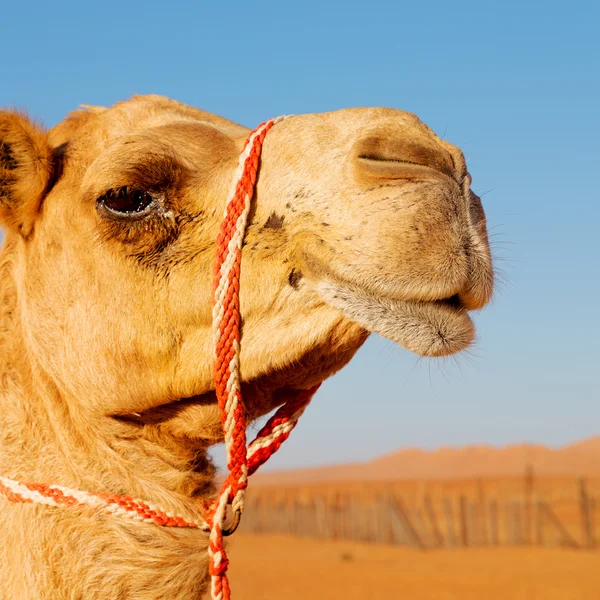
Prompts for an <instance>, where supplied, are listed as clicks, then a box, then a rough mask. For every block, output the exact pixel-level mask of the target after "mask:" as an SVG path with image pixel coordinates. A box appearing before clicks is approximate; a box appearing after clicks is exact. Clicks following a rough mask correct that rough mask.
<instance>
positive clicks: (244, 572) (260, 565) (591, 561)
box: [230, 534, 600, 600]
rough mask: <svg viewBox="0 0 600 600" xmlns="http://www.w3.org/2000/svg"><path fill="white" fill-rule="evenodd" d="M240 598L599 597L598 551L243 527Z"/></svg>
mask: <svg viewBox="0 0 600 600" xmlns="http://www.w3.org/2000/svg"><path fill="white" fill-rule="evenodd" d="M230 558H231V566H230V576H231V585H232V596H233V597H234V598H235V600H271V599H273V600H275V599H277V600H281V599H285V600H301V599H302V600H305V599H306V600H308V599H310V600H320V599H327V600H359V599H360V600H384V599H385V600H394V599H396V598H398V599H399V600H400V599H401V600H598V599H599V598H600V569H599V568H598V566H599V564H600V555H598V554H597V553H594V552H584V551H574V550H563V549H549V548H493V549H492V548H480V549H469V550H460V549H455V550H435V551H425V552H423V551H418V550H410V549H406V548H398V547H391V546H376V545H371V544H361V543H354V542H340V541H323V540H307V539H300V538H292V537H283V536H261V535H249V534H240V535H239V536H234V538H232V541H231V544H230Z"/></svg>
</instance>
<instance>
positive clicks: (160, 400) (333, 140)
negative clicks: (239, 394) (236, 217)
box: [0, 96, 493, 600]
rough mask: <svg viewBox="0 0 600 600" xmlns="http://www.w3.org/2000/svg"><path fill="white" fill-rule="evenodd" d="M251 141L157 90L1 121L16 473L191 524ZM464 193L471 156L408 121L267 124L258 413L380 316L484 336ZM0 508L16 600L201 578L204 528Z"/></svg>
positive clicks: (257, 259) (7, 367) (431, 347)
mask: <svg viewBox="0 0 600 600" xmlns="http://www.w3.org/2000/svg"><path fill="white" fill-rule="evenodd" d="M247 134H248V130H247V129H246V128H244V127H241V126H239V125H236V124H235V123H232V122H230V121H227V120H225V119H223V118H221V117H217V116H215V115H211V114H210V113H206V112H204V111H200V110H198V109H194V108H191V107H188V106H185V105H182V104H179V103H177V102H174V101H172V100H168V99H166V98H161V97H157V96H146V97H136V98H133V99H132V100H130V101H127V102H123V103H120V104H117V105H115V106H114V107H112V108H110V109H106V110H103V109H98V108H93V109H90V110H82V111H78V112H76V113H74V114H73V115H71V116H70V117H69V118H67V119H66V120H65V121H64V122H63V123H62V124H60V125H58V126H57V127H55V128H54V129H52V130H51V131H49V132H47V133H44V132H42V131H41V130H40V129H39V128H37V127H35V126H33V125H32V124H31V123H30V122H29V121H28V120H27V119H26V118H25V117H23V116H22V115H17V114H15V113H10V112H0V144H4V146H3V148H4V153H3V154H2V153H0V175H1V178H0V183H1V186H0V198H2V201H1V202H0V206H1V209H0V219H1V220H2V222H3V224H4V225H5V226H6V227H7V228H8V231H7V234H6V240H5V246H4V249H3V252H2V254H1V255H0V415H1V416H0V420H1V428H0V473H1V474H3V475H6V476H8V477H12V478H15V479H21V480H26V481H40V482H45V483H54V484H62V485H66V486H70V487H74V488H78V489H83V490H90V491H111V492H118V493H126V494H131V495H133V496H135V497H140V498H143V499H146V500H147V501H150V502H153V503H156V504H159V505H161V506H163V507H165V508H166V509H171V510H173V511H176V512H179V513H181V514H183V515H184V516H188V517H190V518H192V517H193V515H194V514H197V511H198V507H199V503H200V502H201V501H202V500H203V499H204V498H206V497H208V496H210V494H211V493H212V492H213V488H214V483H213V479H214V468H213V467H212V465H211V463H210V461H209V459H208V458H207V454H206V449H207V448H208V446H209V445H211V444H213V443H215V442H218V441H221V438H222V436H221V432H220V422H219V417H218V411H217V408H216V405H215V398H214V393H213V386H212V364H213V348H212V342H211V283H212V282H211V279H212V262H213V258H214V251H215V239H216V235H217V230H218V226H219V223H220V220H221V218H222V215H223V211H224V205H225V198H226V196H227V193H228V190H229V187H230V184H231V180H232V177H233V174H234V171H235V168H236V165H237V160H238V155H239V152H240V151H241V149H242V147H243V143H244V140H245V138H246V136H247ZM2 160H3V161H4V162H3V163H2ZM469 185H470V177H469V175H468V174H467V172H466V168H465V163H464V159H463V157H462V154H461V153H460V151H459V150H458V149H456V148H454V147H453V146H451V145H450V144H448V143H446V142H443V141H441V140H440V139H438V138H437V137H436V136H435V134H433V133H432V132H431V131H430V130H429V129H428V128H427V127H425V126H424V125H423V124H422V123H421V122H420V121H419V120H418V119H417V118H416V117H415V116H414V115H411V114H409V113H404V112H402V111H395V110H389V109H351V110H344V111H338V112H334V113H326V114H321V115H303V116H299V117H294V118H290V119H288V120H286V121H284V122H283V123H281V124H278V125H277V126H276V127H274V128H273V130H272V131H271V132H270V133H269V135H268V136H267V138H266V142H265V146H264V150H263V155H262V158H261V171H260V177H259V180H258V186H257V195H256V200H255V206H254V208H253V210H252V213H251V217H250V219H251V222H250V227H249V230H248V233H247V237H246V242H245V247H244V250H243V259H242V263H243V264H242V279H241V310H242V315H243V319H244V321H243V341H242V356H241V362H242V377H243V380H244V390H243V392H244V401H245V405H246V409H247V411H248V413H249V418H250V419H253V418H256V417H258V416H259V415H262V414H264V413H266V412H268V411H269V410H271V409H272V408H274V407H275V406H277V405H278V404H280V403H281V402H283V401H284V400H285V397H286V394H288V393H289V391H290V390H293V389H299V388H303V387H307V386H311V385H313V384H314V383H316V382H319V381H322V380H323V379H325V378H327V377H329V376H330V375H332V374H333V373H335V372H336V371H337V370H338V369H340V368H341V367H342V366H344V365H345V364H346V363H347V362H348V361H349V360H350V358H351V357H352V356H353V354H354V353H355V352H356V350H357V349H358V348H359V347H360V345H361V344H362V343H363V342H364V340H365V339H366V337H367V335H368V330H371V331H380V332H381V333H383V334H385V335H388V336H389V337H390V338H391V339H396V341H399V342H400V343H403V344H404V345H406V346H407V347H409V348H411V349H413V350H415V351H417V352H420V353H422V354H430V355H435V354H447V353H450V352H455V351H458V350H460V349H462V348H463V347H466V346H467V345H468V344H469V343H470V342H471V340H472V326H471V324H470V320H469V318H468V315H467V309H472V308H479V307H481V306H483V305H484V304H485V303H486V302H487V301H488V300H489V298H490V295H491V291H492V282H493V277H492V270H491V262H490V257H489V248H488V243H487V235H486V232H485V216H484V214H483V210H482V209H481V204H480V202H479V199H478V198H477V197H476V196H475V195H474V194H472V192H470V190H469ZM125 186H129V187H131V188H134V189H142V190H150V191H152V192H153V193H154V194H155V196H156V198H157V200H156V205H155V206H154V208H153V209H152V211H150V212H149V213H148V214H147V215H145V216H144V217H140V218H137V219H129V220H126V221H123V220H120V219H117V218H115V217H114V216H111V215H110V214H109V213H108V212H107V211H106V208H105V207H103V205H102V201H99V199H101V198H102V197H103V195H104V194H106V192H107V191H108V190H111V189H120V188H123V187H125ZM450 297H453V298H452V300H449V301H448V300H445V299H448V298H450ZM316 401H317V402H318V398H317V400H316ZM0 506H1V508H2V510H1V511H0V532H1V537H0V539H1V541H0V563H1V564H2V568H1V569H0V597H1V598H7V599H8V598H10V599H11V600H12V599H15V600H17V599H19V600H20V599H23V600H30V599H31V600H33V599H35V600H50V599H52V600H57V599H61V600H62V599H68V600H74V599H86V600H95V599H100V598H102V599H106V598H119V599H120V598H127V599H144V600H153V599H158V598H173V599H175V598H181V599H188V598H195V597H198V596H199V595H200V593H201V590H202V589H204V587H205V583H206V580H207V571H206V567H207V559H206V547H207V538H206V534H204V533H202V532H198V531H171V530H162V529H160V528H157V527H154V526H148V525H144V524H139V525H138V524H127V523H124V522H122V521H121V520H119V519H116V518H114V517H109V516H105V515H104V514H102V513H94V512H89V513H84V514H82V513H80V512H77V511H69V510H58V509H51V508H47V507H42V506H36V505H16V504H6V503H4V501H3V500H2V499H0Z"/></svg>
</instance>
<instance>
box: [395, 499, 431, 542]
mask: <svg viewBox="0 0 600 600" xmlns="http://www.w3.org/2000/svg"><path fill="white" fill-rule="evenodd" d="M390 503H391V505H392V509H393V510H394V512H395V513H396V515H397V516H398V517H399V519H400V522H401V523H402V527H403V529H404V531H405V532H406V533H407V534H408V536H409V539H410V543H411V545H412V546H417V547H418V548H421V549H422V550H424V549H425V544H424V543H423V539H422V538H421V536H420V535H419V532H418V531H417V530H416V529H415V527H414V525H413V523H412V521H411V519H410V516H409V514H408V512H407V510H406V508H405V506H404V503H403V502H402V500H401V499H400V498H396V497H392V498H390Z"/></svg>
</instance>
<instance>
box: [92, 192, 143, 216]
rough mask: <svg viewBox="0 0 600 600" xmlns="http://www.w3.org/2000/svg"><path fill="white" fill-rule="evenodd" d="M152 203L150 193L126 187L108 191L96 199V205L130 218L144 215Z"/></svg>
mask: <svg viewBox="0 0 600 600" xmlns="http://www.w3.org/2000/svg"><path fill="white" fill-rule="evenodd" d="M153 202H154V196H153V195H152V194H151V193H150V192H146V191H144V190H134V189H131V188H128V187H122V188H118V189H115V190H109V191H108V192H106V193H105V194H103V195H102V196H100V198H98V204H100V205H103V206H105V207H106V208H108V209H109V210H110V211H112V212H115V213H119V214H121V215H130V216H137V215H141V214H143V213H145V212H146V211H147V210H148V208H150V205H151V204H152V203H153Z"/></svg>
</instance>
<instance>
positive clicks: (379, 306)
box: [317, 281, 475, 357]
mask: <svg viewBox="0 0 600 600" xmlns="http://www.w3.org/2000/svg"><path fill="white" fill-rule="evenodd" d="M317 292H318V293H319V294H320V296H321V297H322V298H323V299H324V300H325V301H326V302H327V303H328V304H330V305H331V306H332V307H334V308H337V309H338V310H340V311H341V312H342V313H343V314H344V315H345V316H346V317H347V318H348V319H350V320H351V321H354V322H355V323H357V324H359V325H360V326H361V327H364V329H366V330H367V331H370V332H371V333H377V334H379V335H381V336H383V337H385V338H387V339H389V340H390V341H393V342H396V343H398V344H400V345H401V346H404V348H406V349H407V350H410V351H411V352H414V353H415V354H418V355H421V356H430V357H435V356H446V355H448V354H455V353H456V352H460V351H461V350H464V349H465V348H467V347H468V346H469V345H470V344H471V343H472V342H473V340H474V338H475V328H474V325H473V321H472V320H471V318H470V316H469V311H468V310H467V309H466V308H465V306H464V305H463V303H462V302H461V300H460V297H459V295H458V294H453V295H452V296H449V297H446V298H440V299H438V300H399V299H395V298H389V297H387V298H386V297H385V296H382V295H380V294H379V295H374V294H372V293H371V292H368V291H366V290H364V289H361V288H360V287H357V286H349V285H344V284H341V285H340V283H339V282H333V281H321V282H320V283H319V284H318V285H317Z"/></svg>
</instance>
